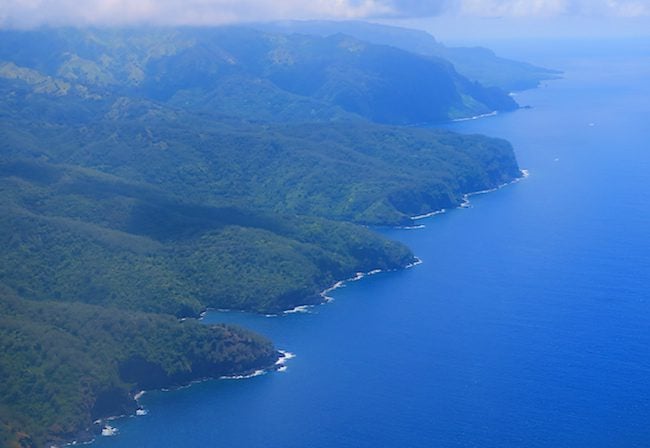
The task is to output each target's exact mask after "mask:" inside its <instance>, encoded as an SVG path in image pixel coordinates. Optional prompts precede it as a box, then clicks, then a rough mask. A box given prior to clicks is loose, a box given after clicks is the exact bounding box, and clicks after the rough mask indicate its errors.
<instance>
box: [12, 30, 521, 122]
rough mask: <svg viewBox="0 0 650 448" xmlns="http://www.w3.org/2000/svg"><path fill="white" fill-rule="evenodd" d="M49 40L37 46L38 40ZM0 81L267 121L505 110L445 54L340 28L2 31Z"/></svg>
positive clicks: (504, 101)
mask: <svg viewBox="0 0 650 448" xmlns="http://www.w3.org/2000/svg"><path fill="white" fill-rule="evenodd" d="M45 42H47V43H45ZM2 60H5V61H7V62H6V63H4V64H2V65H0V76H2V77H5V78H7V79H20V80H22V81H24V82H26V83H27V84H29V85H31V86H32V87H33V88H34V89H35V90H36V91H38V92H43V93H49V94H53V95H58V96H68V95H76V96H79V97H83V98H87V99H90V98H94V99H97V100H99V99H101V98H105V97H106V96H107V95H118V96H130V97H134V96H135V97H139V98H146V99H149V100H155V101H159V102H162V103H166V104H168V105H174V106H176V107H182V108H186V109H188V108H189V109H192V110H195V111H203V112H206V113H215V112H218V113H224V114H230V115H235V116H239V117H246V118H251V117H254V118H257V119H266V120H272V121H285V122H286V121H291V122H295V121H313V120H333V121H340V120H346V121H347V120H348V119H349V118H351V116H353V115H356V116H357V117H364V118H366V119H370V120H372V121H376V122H381V123H389V124H414V123H415V124H420V123H434V122H440V121H445V120H448V119H450V118H459V117H463V116H473V115H478V114H481V113H486V112H491V111H493V110H512V109H515V108H516V107H517V105H516V103H515V102H514V101H513V100H512V99H511V98H510V97H509V96H508V95H506V93H505V92H503V91H501V90H499V89H495V88H486V87H484V86H482V85H480V84H478V83H477V82H474V81H470V80H468V79H467V78H465V77H463V76H462V75H460V74H458V73H457V72H456V70H455V69H454V68H453V66H452V64H450V63H449V62H448V61H446V60H444V59H441V58H437V57H429V56H427V57H423V56H421V55H418V54H415V53H412V52H410V50H409V51H404V50H402V49H398V48H396V47H389V46H385V45H374V44H370V43H367V42H364V41H360V40H357V39H355V38H353V37H349V36H345V35H334V36H328V37H319V36H307V35H298V34H292V35H281V34H276V33H267V32H262V31H257V30H254V29H251V28H243V27H222V28H192V29H190V28H183V29H173V30H170V29H148V30H144V31H142V30H125V31H121V32H118V31H114V30H83V31H80V30H71V29H63V30H42V31H31V32H15V31H4V32H0V61H2Z"/></svg>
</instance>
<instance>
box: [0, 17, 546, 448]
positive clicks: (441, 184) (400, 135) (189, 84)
mask: <svg viewBox="0 0 650 448" xmlns="http://www.w3.org/2000/svg"><path fill="white" fill-rule="evenodd" d="M274 26H280V25H274ZM281 26H282V27H285V26H286V24H285V25H281ZM322 26H323V28H322V29H320V28H319V27H318V26H314V28H313V29H314V31H315V34H327V36H324V37H323V36H320V35H306V34H295V33H290V34H287V33H286V32H282V33H280V32H271V31H268V30H266V31H260V30H258V29H253V28H245V27H224V28H174V29H172V28H155V29H40V30H36V31H2V32H0V97H1V100H0V118H1V120H0V191H1V192H2V194H1V196H0V201H1V202H0V209H1V210H2V214H1V217H0V228H1V229H2V232H1V233H0V234H1V235H2V247H3V250H2V251H1V252H0V258H1V260H2V262H1V263H0V288H1V289H0V306H2V307H3V309H5V310H10V311H7V313H5V315H7V316H14V317H6V318H3V323H2V327H0V328H1V330H2V331H3V339H2V343H3V351H2V352H1V353H2V354H1V355H0V372H2V373H3V378H6V379H7V380H6V381H7V382H8V384H6V386H4V387H3V396H2V399H1V401H0V403H1V405H0V423H1V424H0V431H2V437H3V438H2V439H0V440H2V443H4V444H9V443H10V441H11V443H22V444H23V445H26V446H44V445H45V443H46V442H61V441H66V440H71V439H74V438H75V437H77V436H78V435H79V434H80V433H84V431H85V429H87V428H89V427H90V426H91V424H92V421H93V420H94V419H95V418H98V417H106V416H108V415H111V414H115V413H119V412H122V411H123V410H124V409H131V408H133V406H134V403H133V400H132V398H131V395H130V394H132V393H133V392H134V391H135V390H138V389H141V388H147V387H162V386H163V385H176V384H181V383H184V382H187V381H190V380H192V379H196V378H201V377H206V376H220V375H223V374H231V373H237V372H239V373H241V372H247V371H250V370H253V369H256V368H265V367H269V366H270V365H272V364H273V362H274V361H275V359H277V356H278V354H277V352H276V351H275V349H273V348H272V345H271V343H270V342H268V341H266V340H264V339H263V338H260V337H258V336H254V335H250V334H248V333H247V332H245V331H243V330H240V329H233V328H230V327H219V328H215V329H212V330H207V329H206V328H207V327H206V328H204V327H201V326H200V325H197V324H196V323H195V322H193V321H191V320H188V321H185V322H181V321H179V320H177V319H175V318H182V317H196V316H198V315H199V313H200V312H201V311H203V310H205V309H206V308H207V307H217V308H231V309H241V310H249V311H258V312H265V313H267V312H281V311H283V310H287V309H290V308H292V307H295V306H298V305H304V304H314V303H319V302H320V301H322V300H323V298H322V297H321V296H320V294H319V292H320V291H322V290H323V289H325V288H326V287H328V286H330V285H331V284H332V283H334V282H335V281H337V280H341V279H345V278H349V277H351V276H353V275H354V274H355V273H356V272H367V271H370V270H374V269H384V270H387V269H398V268H403V267H405V266H407V265H408V264H410V263H412V262H413V261H414V257H413V255H412V253H411V252H410V250H409V249H408V248H406V247H404V246H403V245H401V244H398V243H395V242H391V241H388V240H386V239H385V238H383V237H380V236H379V235H377V234H375V233H373V232H372V230H370V229H368V228H365V227H362V226H360V225H359V224H362V225H409V224H412V220H411V218H410V217H411V216H414V215H421V214H424V213H429V212H432V211H434V210H438V209H440V208H445V207H453V206H456V205H458V204H460V203H461V202H462V200H463V195H464V194H466V193H469V192H472V191H477V190H484V189H488V188H493V187H496V186H498V185H500V184H503V183H504V182H509V181H511V180H513V179H516V178H518V177H519V176H520V175H521V173H520V171H519V168H518V165H517V162H516V159H515V156H514V153H513V150H512V147H511V146H510V144H509V143H508V142H506V141H503V140H499V139H494V138H487V137H483V136H477V135H472V136H464V135H458V134H453V133H450V132H445V131H439V130H433V129H428V128H418V127H413V125H415V124H422V123H428V124H431V123H439V122H442V121H446V120H450V119H454V118H462V117H468V116H473V115H479V114H483V113H488V112H492V111H495V110H498V111H508V110H513V109H515V108H516V107H517V105H516V103H515V102H514V100H513V99H512V98H511V97H510V96H509V95H508V94H507V93H506V91H504V90H503V89H502V88H500V87H504V86H506V85H509V86H515V85H519V86H531V85H533V84H534V83H535V82H538V81H539V80H541V79H544V78H546V77H549V76H554V74H553V73H552V72H550V71H546V70H543V69H539V68H536V67H533V66H529V65H526V64H519V63H515V62H512V61H505V60H501V59H498V58H496V57H493V55H492V54H491V53H486V52H485V51H483V50H479V51H478V53H476V54H481V55H483V56H481V57H482V58H483V59H482V60H481V61H489V63H487V62H477V63H476V64H475V65H474V67H476V66H484V67H488V68H486V69H485V70H481V71H480V73H481V75H482V76H483V79H482V80H483V81H485V82H487V81H486V80H488V79H489V78H490V77H492V78H493V79H496V78H498V76H497V72H499V73H501V74H503V73H508V75H507V83H506V81H504V80H500V81H499V82H496V81H495V82H493V83H492V85H491V86H489V87H485V86H484V85H483V84H481V83H479V82H478V81H477V80H476V79H475V78H472V77H470V78H468V77H466V76H465V75H464V74H461V73H462V72H460V73H459V71H457V70H456V68H454V64H452V62H450V61H448V60H446V59H443V58H441V56H442V53H440V54H439V53H435V51H439V52H443V50H440V48H441V47H439V46H438V45H437V44H436V43H435V41H434V40H431V39H429V38H427V37H426V36H424V37H423V36H422V35H420V34H417V33H416V34H412V33H411V32H408V31H405V30H399V29H387V28H375V27H374V26H369V25H368V26H366V25H363V24H345V25H342V26H344V27H345V29H346V30H347V31H349V32H348V33H347V34H341V33H339V31H337V32H336V34H333V35H330V34H329V31H328V32H325V29H328V30H329V29H330V28H331V27H334V25H333V24H322ZM355 30H356V33H355V32H354V31H355ZM285 31H286V30H285ZM386 33H388V34H386ZM390 33H395V36H397V37H396V38H395V41H396V42H397V43H398V44H396V46H388V45H385V44H386V43H388V41H387V39H388V37H386V36H390ZM349 34H356V35H355V36H350V35H349ZM372 36H375V37H374V38H373V37H372ZM377 36H378V37H377ZM382 36H383V37H382ZM400 36H401V37H400ZM363 38H365V39H368V40H370V41H371V42H367V41H364V40H363ZM382 39H384V40H385V41H382ZM413 39H415V40H418V39H422V42H424V44H423V46H422V47H418V48H419V49H417V48H415V47H414V45H413V43H412V42H413V41H414V40H413ZM372 42H374V43H372ZM398 47H399V48H398ZM435 49H437V50H435ZM434 50H435V51H434ZM449 51H451V52H452V53H453V54H454V55H456V56H454V57H456V58H458V59H459V60H462V57H461V56H458V54H460V53H462V52H463V51H464V50H463V51H461V52H460V53H454V52H453V51H452V50H449ZM464 54H465V55H466V59H465V61H466V65H469V66H472V61H474V56H473V55H472V54H473V53H472V52H469V53H467V52H465V53H464ZM463 70H466V71H467V73H470V72H471V70H470V69H467V68H465V69H463ZM467 76H469V74H468V75H467ZM535 80H536V81H535ZM398 125H409V126H398ZM125 310H128V312H129V314H126V311H125ZM147 313H149V314H147ZM27 316H29V318H28V317H27ZM89 316H94V317H93V318H92V319H96V320H97V322H96V325H94V326H92V328H89V326H88V324H87V322H88V320H89V319H90V317H89ZM172 316H173V317H172ZM174 317H175V318H174ZM142 322H145V323H146V324H142ZM143 325H144V327H142V326H143ZM37 327H38V328H37ZM137 328H143V330H142V331H145V332H146V333H147V336H146V338H145V340H142V339H141V338H138V337H133V338H131V337H130V336H128V335H131V334H132V333H133V332H137ZM91 330H92V331H91ZM41 333H42V334H47V335H49V336H48V337H49V338H50V340H52V341H54V342H55V343H53V345H52V346H48V345H47V344H45V343H44V342H43V341H41V340H40V339H39V338H40V337H36V336H35V335H36V334H41ZM178 334H182V338H184V339H183V341H185V343H183V344H180V343H178V338H177V337H176V336H175V335H178ZM170 341H173V342H174V343H170ZM109 346H110V347H113V348H111V349H107V348H106V347H109ZM163 347H164V349H163ZM219 347H221V348H219ZM233 347H234V348H233ZM231 349H232V350H231ZM214 350H216V353H217V355H215V354H214ZM99 352H102V353H104V356H105V359H106V362H102V363H97V362H96V359H95V356H94V355H93V354H95V353H99ZM70 360H77V362H76V364H75V363H73V365H74V366H75V369H76V370H75V372H76V373H75V374H74V375H73V374H71V373H70V370H71V369H70V365H71V364H70V363H71V361H70ZM133 360H136V361H133ZM133 363H136V364H137V366H138V368H137V369H135V370H137V372H138V375H135V374H131V373H133V372H132V371H131V370H133V369H129V368H128V366H131V367H132V366H133ZM30 365H37V366H39V367H37V368H30V367H29V366H30ZM91 365H94V367H92V368H91ZM125 366H127V367H125ZM73 370H74V369H73ZM141 370H142V371H141ZM129 372H131V373H129ZM147 372H149V373H151V372H155V373H156V378H158V379H159V381H158V382H157V383H156V384H149V383H146V381H145V380H143V378H146V374H147ZM9 373H11V374H9ZM28 392H29V393H28ZM107 394H109V395H111V394H112V395H114V396H116V397H119V399H116V400H113V401H111V400H108V401H106V400H104V399H103V398H102V397H105V396H106V395H107ZM26 401H28V402H29V403H30V406H27V407H26V406H24V404H23V403H25V402H26ZM80 403H82V404H83V405H80ZM86 436H87V434H86Z"/></svg>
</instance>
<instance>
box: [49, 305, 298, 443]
mask: <svg viewBox="0 0 650 448" xmlns="http://www.w3.org/2000/svg"><path fill="white" fill-rule="evenodd" d="M206 312H207V311H206ZM276 354H277V358H276V359H275V361H274V362H273V364H270V365H267V366H265V367H262V368H260V369H251V370H247V371H245V372H242V373H238V374H233V375H221V376H208V377H202V378H197V379H194V380H191V381H189V382H187V383H184V384H179V385H173V386H170V387H162V388H159V389H151V390H138V391H136V392H134V393H133V394H132V396H131V399H132V400H133V401H134V402H135V404H136V405H137V406H136V409H135V411H134V412H132V413H127V414H120V415H111V416H107V417H102V418H99V419H97V420H95V421H94V422H93V424H92V425H91V426H90V427H87V428H84V429H83V430H79V431H78V432H77V436H76V437H75V438H74V439H73V440H71V441H70V442H66V443H63V444H60V445H57V444H48V446H49V447H51V448H57V447H61V448H63V447H69V446H75V445H91V444H92V443H94V442H95V441H96V440H97V438H98V437H114V436H117V435H119V432H120V430H119V428H118V427H114V426H111V425H110V424H109V423H110V422H112V421H115V420H118V419H122V418H135V417H142V416H145V415H148V414H149V411H148V410H147V409H146V408H145V407H144V406H143V405H142V403H141V402H140V400H141V398H142V397H143V396H144V395H145V394H147V393H148V392H153V391H160V392H169V391H173V390H180V389H186V388H188V387H191V386H193V385H194V384H199V383H203V382H205V381H218V380H239V379H249V378H253V377H256V376H261V375H265V374H267V373H269V372H275V371H280V372H284V371H286V370H287V366H286V362H287V361H289V360H290V359H293V358H295V357H296V355H295V354H293V353H291V352H289V351H286V350H281V349H278V350H276Z"/></svg>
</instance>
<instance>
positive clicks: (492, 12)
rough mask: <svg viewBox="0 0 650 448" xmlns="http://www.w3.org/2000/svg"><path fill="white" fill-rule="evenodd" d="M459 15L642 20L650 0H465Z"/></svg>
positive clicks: (649, 5)
mask: <svg viewBox="0 0 650 448" xmlns="http://www.w3.org/2000/svg"><path fill="white" fill-rule="evenodd" d="M456 12H457V13H459V14H461V15H467V16H479V17H557V16H575V17H612V16H619V17H642V16H648V15H650V0H461V1H459V2H457V7H456Z"/></svg>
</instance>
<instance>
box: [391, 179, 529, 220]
mask: <svg viewBox="0 0 650 448" xmlns="http://www.w3.org/2000/svg"><path fill="white" fill-rule="evenodd" d="M519 172H520V174H521V175H520V176H519V177H516V178H514V179H512V180H511V181H508V182H504V183H502V184H499V185H497V186H496V187H494V188H488V189H485V190H478V191H472V192H469V193H464V194H463V196H462V199H461V201H460V203H458V204H457V205H456V206H455V207H454V208H469V207H471V204H470V201H469V198H470V197H472V196H478V195H480V194H487V193H493V192H495V191H498V190H500V189H502V188H505V187H507V186H508V185H512V184H516V183H518V182H521V181H522V180H524V179H526V178H528V177H529V176H530V172H529V171H528V170H527V169H520V170H519ZM446 212H447V209H446V208H441V209H439V210H434V211H432V212H429V213H425V214H423V215H416V216H411V218H410V219H411V220H412V221H419V220H421V219H425V218H431V217H432V216H436V215H440V214H443V213H446ZM424 227H425V226H424V225H418V226H405V227H397V228H398V229H404V230H415V229H421V228H424Z"/></svg>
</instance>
